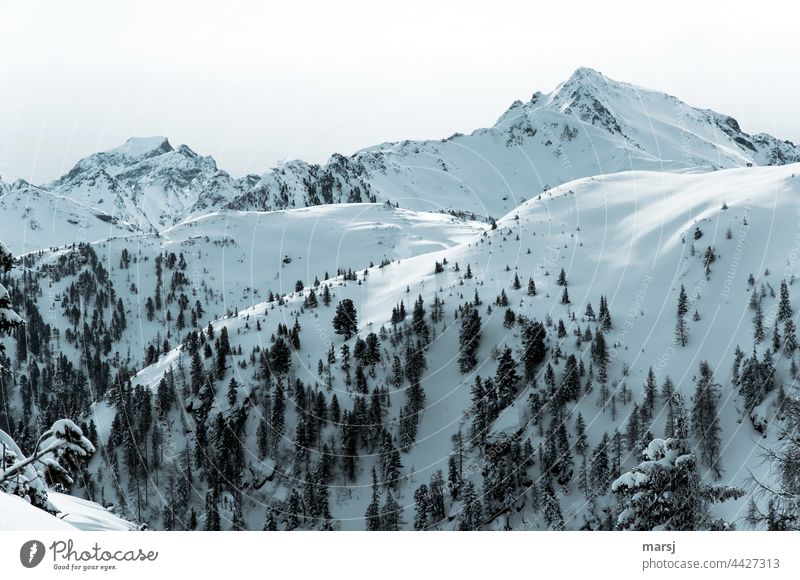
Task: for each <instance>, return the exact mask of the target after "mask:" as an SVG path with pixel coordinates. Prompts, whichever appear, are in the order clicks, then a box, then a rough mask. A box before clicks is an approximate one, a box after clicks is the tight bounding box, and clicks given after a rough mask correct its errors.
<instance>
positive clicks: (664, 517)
mask: <svg viewBox="0 0 800 580" xmlns="http://www.w3.org/2000/svg"><path fill="white" fill-rule="evenodd" d="M675 397H676V398H678V399H679V396H678V395H676V396H675ZM678 404H679V401H678ZM672 430H673V432H674V433H675V436H674V437H672V438H669V439H666V440H664V439H654V440H653V441H652V442H650V444H649V445H648V446H647V448H646V449H645V450H644V453H643V455H644V457H643V461H642V463H641V464H640V465H638V466H637V467H635V468H634V469H633V470H632V471H631V472H629V473H625V474H623V475H621V476H620V477H619V478H618V479H617V480H616V481H614V483H613V484H612V490H613V492H614V493H615V494H616V495H617V497H618V498H619V501H620V504H621V506H622V509H621V511H620V512H619V515H618V517H617V527H618V528H620V529H624V530H653V529H659V530H684V531H695V530H708V529H716V530H719V529H728V527H729V525H728V524H726V523H725V522H722V521H718V520H717V521H715V520H713V519H712V518H711V515H710V510H709V508H710V505H711V504H712V503H715V502H720V501H725V500H728V499H736V498H738V497H741V496H742V495H743V493H744V492H743V491H742V490H740V489H736V488H733V487H728V486H712V485H708V484H706V483H704V482H703V481H702V479H701V477H700V474H699V472H698V469H697V462H696V459H695V457H694V455H693V454H692V453H691V452H690V451H689V447H688V444H687V442H686V438H685V437H686V426H685V420H684V419H683V418H682V417H677V418H676V423H675V425H674V426H673V429H672Z"/></svg>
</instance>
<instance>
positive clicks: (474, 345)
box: [458, 304, 481, 373]
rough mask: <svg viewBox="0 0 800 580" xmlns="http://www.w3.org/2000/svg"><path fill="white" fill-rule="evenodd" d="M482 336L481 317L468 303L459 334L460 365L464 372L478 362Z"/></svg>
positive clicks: (462, 314)
mask: <svg viewBox="0 0 800 580" xmlns="http://www.w3.org/2000/svg"><path fill="white" fill-rule="evenodd" d="M480 338H481V318H480V316H479V315H478V310H477V308H475V307H474V306H472V305H470V304H468V305H466V306H465V307H464V310H463V311H462V312H461V329H460V331H459V335H458V341H459V356H458V367H459V370H460V371H461V372H462V373H468V372H469V371H471V370H472V369H473V368H475V365H476V364H477V363H478V359H477V358H476V356H475V355H476V352H477V350H478V345H479V344H480Z"/></svg>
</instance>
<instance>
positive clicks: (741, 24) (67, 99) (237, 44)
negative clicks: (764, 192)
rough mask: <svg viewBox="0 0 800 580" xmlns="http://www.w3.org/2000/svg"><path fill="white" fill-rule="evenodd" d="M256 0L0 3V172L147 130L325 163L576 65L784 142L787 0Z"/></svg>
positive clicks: (218, 153) (501, 99)
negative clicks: (731, 119)
mask: <svg viewBox="0 0 800 580" xmlns="http://www.w3.org/2000/svg"><path fill="white" fill-rule="evenodd" d="M267 4H268V3H264V2H235V1H230V0H227V1H225V2H218V3H203V2H198V1H195V2H175V1H170V2H166V1H160V2H150V1H149V0H148V1H144V0H137V1H136V2H127V3H126V2H117V1H114V2H109V1H107V0H98V1H96V2H95V1H80V0H70V1H69V2H59V1H52V2H35V1H26V2H10V1H7V0H0V6H2V8H0V21H1V22H2V23H3V26H2V31H1V32H0V79H2V80H0V175H1V176H2V177H3V179H4V180H5V181H11V180H13V179H16V178H19V177H23V178H25V179H28V180H31V181H33V182H34V183H39V182H43V181H47V180H50V179H53V178H55V177H57V176H59V175H60V174H62V173H64V172H65V171H67V170H68V169H69V168H70V167H71V166H72V165H73V164H74V163H75V161H77V160H78V159H80V158H81V157H83V156H85V155H87V154H89V153H92V152H95V151H98V150H103V149H108V148H111V147H114V146H116V145H118V144H120V143H122V142H123V141H125V139H127V138H128V137H130V136H152V135H166V136H167V137H169V139H170V141H171V142H172V144H173V145H178V144H180V143H186V144H187V145H189V146H190V147H192V148H193V149H194V150H195V151H197V152H199V153H203V154H210V155H213V156H214V157H215V158H216V159H217V162H218V163H219V165H220V166H221V167H222V168H224V169H226V170H228V171H230V172H231V173H232V174H233V175H234V176H236V177H238V176H240V175H242V174H245V173H251V172H255V173H259V172H262V171H264V170H265V169H267V168H268V167H269V166H270V165H272V164H274V163H275V162H276V161H279V160H281V159H286V158H296V157H299V158H303V159H307V160H309V161H324V160H325V159H327V158H328V156H329V155H330V154H331V153H333V152H342V153H352V152H354V151H356V150H357V149H360V148H362V147H366V146H369V145H373V144H376V143H379V142H382V141H390V140H398V139H406V138H408V139H420V138H439V137H445V136H448V135H450V134H452V133H454V132H456V131H461V132H467V131H470V130H472V129H475V128H478V127H483V126H488V125H491V124H492V123H494V121H495V120H496V119H497V117H499V116H500V114H501V113H502V112H503V111H504V110H505V109H506V108H507V107H508V106H509V105H510V104H511V102H512V101H514V100H515V99H528V98H529V97H530V95H531V94H532V93H533V92H535V91H536V90H541V91H543V92H547V91H550V90H552V89H553V88H554V87H555V86H556V85H557V84H558V83H559V82H561V81H563V80H565V79H566V78H567V77H569V75H570V74H571V73H572V71H573V70H574V69H575V68H577V67H578V66H581V65H583V66H589V67H592V68H596V69H598V70H600V71H601V72H603V73H604V74H606V75H607V76H610V77H611V78H614V79H617V80H622V81H627V82H631V83H634V84H637V85H641V86H645V87H648V88H653V89H657V90H662V91H665V92H669V93H671V94H673V95H675V96H677V97H679V98H680V99H682V100H684V101H686V102H688V103H689V104H692V105H695V106H700V107H708V108H712V109H715V110H717V111H719V112H722V113H727V114H730V115H733V116H734V117H736V118H737V119H738V120H739V122H740V124H741V126H742V128H743V129H744V130H745V131H748V132H762V131H763V132H768V133H772V134H774V135H775V136H777V137H780V138H783V139H790V140H792V141H795V142H798V141H800V114H798V105H800V74H799V73H800V64H799V63H800V34H798V16H800V15H798V14H797V9H796V8H792V7H791V6H792V3H791V2H785V3H780V2H768V1H763V0H762V1H761V2H758V3H753V2H749V5H750V9H749V10H748V9H747V6H748V3H747V2H741V3H736V2H720V3H719V4H718V5H717V6H716V7H713V6H710V4H712V3H711V2H700V1H697V0H693V1H691V2H675V1H672V2H669V3H667V2H663V3H661V4H663V6H661V7H659V6H658V5H657V4H656V3H653V2H642V1H636V2H597V1H593V2H577V1H574V2H568V1H564V0H560V1H559V2H547V3H540V2H531V1H523V2H507V1H503V0H491V1H486V0H483V1H482V2H471V1H463V0H462V1H458V2H455V1H454V2H436V1H435V0H427V1H417V0H403V1H402V2H380V1H377V0H371V1H363V2H361V1H357V2H355V1H354V2H349V1H346V0H340V1H325V0H322V1H316V0H315V1H286V2H276V3H273V4H274V5H267ZM540 5H541V7H540ZM792 12H794V13H792Z"/></svg>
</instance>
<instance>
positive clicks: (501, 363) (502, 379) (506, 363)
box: [495, 347, 519, 409]
mask: <svg viewBox="0 0 800 580" xmlns="http://www.w3.org/2000/svg"><path fill="white" fill-rule="evenodd" d="M495 377H496V378H495V384H496V385H497V393H498V404H499V405H500V408H501V409H505V408H506V407H508V406H509V405H511V403H513V402H514V395H515V393H516V387H517V382H519V375H518V374H517V363H516V361H515V360H514V356H513V354H512V353H511V349H510V348H509V347H506V348H505V350H504V351H503V354H501V355H500V358H499V359H498V361H497V373H496V375H495Z"/></svg>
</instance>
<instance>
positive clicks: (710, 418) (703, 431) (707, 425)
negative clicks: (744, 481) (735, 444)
mask: <svg viewBox="0 0 800 580" xmlns="http://www.w3.org/2000/svg"><path fill="white" fill-rule="evenodd" d="M718 399H719V386H718V385H717V384H715V383H714V374H713V372H712V370H711V367H710V366H709V364H708V362H707V361H701V362H700V376H699V378H698V380H697V388H696V389H695V394H694V397H693V399H692V434H693V435H694V437H695V440H696V441H697V446H698V448H699V451H700V459H701V460H702V462H703V463H704V464H705V465H707V466H708V467H709V468H711V470H712V471H713V472H714V473H715V474H716V476H717V477H719V476H720V475H721V474H722V469H721V467H720V463H719V461H720V452H721V444H722V441H721V439H720V435H719V433H720V430H721V428H720V425H719V417H718V414H717V401H718Z"/></svg>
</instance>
